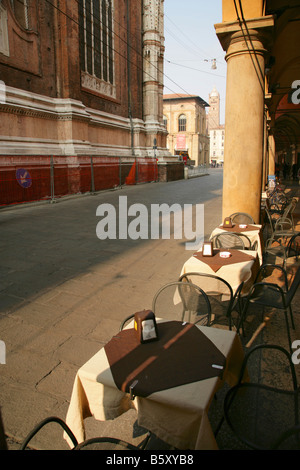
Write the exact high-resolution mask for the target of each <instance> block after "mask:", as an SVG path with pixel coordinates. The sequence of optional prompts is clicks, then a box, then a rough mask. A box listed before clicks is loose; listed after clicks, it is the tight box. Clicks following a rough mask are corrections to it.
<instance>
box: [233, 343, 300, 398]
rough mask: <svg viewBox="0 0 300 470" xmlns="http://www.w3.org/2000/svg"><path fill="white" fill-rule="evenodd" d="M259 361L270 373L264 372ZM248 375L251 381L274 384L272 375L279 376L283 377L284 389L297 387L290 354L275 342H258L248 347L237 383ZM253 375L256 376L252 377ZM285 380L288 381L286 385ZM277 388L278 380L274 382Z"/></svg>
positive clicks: (293, 389) (278, 385)
mask: <svg viewBox="0 0 300 470" xmlns="http://www.w3.org/2000/svg"><path fill="white" fill-rule="evenodd" d="M259 363H263V364H264V368H266V369H268V371H269V372H271V371H272V373H270V374H269V375H268V374H264V373H263V371H262V370H261V367H260V366H259ZM247 374H249V376H250V382H251V383H260V384H261V383H262V381H263V383H264V385H269V386H272V385H274V376H276V375H277V376H278V377H279V376H280V377H281V379H283V376H284V375H285V379H283V380H282V383H284V387H282V388H283V389H284V390H287V389H289V390H292V391H295V390H297V389H298V381H297V375H296V369H295V365H294V363H293V361H292V358H291V354H290V352H288V351H287V350H286V349H285V348H283V347H282V346H279V345H277V344H259V345H257V346H254V347H253V348H252V349H250V350H249V351H248V352H247V353H246V354H245V357H244V360H243V364H242V367H241V370H240V376H239V383H241V382H243V380H244V378H245V377H247ZM257 374H259V375H257ZM254 376H256V377H255V378H254ZM287 381H289V382H290V384H289V386H287ZM276 387H277V388H278V389H280V388H281V386H280V382H279V380H278V381H277V383H276Z"/></svg>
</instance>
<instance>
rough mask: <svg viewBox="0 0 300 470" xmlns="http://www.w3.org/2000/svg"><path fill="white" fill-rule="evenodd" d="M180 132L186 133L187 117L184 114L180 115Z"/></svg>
mask: <svg viewBox="0 0 300 470" xmlns="http://www.w3.org/2000/svg"><path fill="white" fill-rule="evenodd" d="M178 131H179V132H185V131H186V116H185V115H184V114H180V116H179V118H178Z"/></svg>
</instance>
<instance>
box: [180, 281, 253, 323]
mask: <svg viewBox="0 0 300 470" xmlns="http://www.w3.org/2000/svg"><path fill="white" fill-rule="evenodd" d="M179 282H191V283H193V284H195V285H198V286H200V287H201V289H203V290H204V292H205V293H206V295H207V296H208V297H209V301H210V305H211V311H212V314H211V325H212V324H214V323H216V322H219V321H220V319H221V318H222V317H223V318H225V319H226V322H228V325H229V329H230V330H231V329H232V312H233V311H237V312H238V313H239V315H240V314H241V310H240V292H241V289H242V287H243V284H244V283H243V282H242V283H241V284H240V286H239V287H238V288H237V290H236V292H235V293H233V290H232V287H231V285H230V284H229V283H228V282H227V281H226V280H225V279H223V278H221V277H219V276H215V275H214V274H205V273H198V272H190V273H185V274H182V276H180V278H179Z"/></svg>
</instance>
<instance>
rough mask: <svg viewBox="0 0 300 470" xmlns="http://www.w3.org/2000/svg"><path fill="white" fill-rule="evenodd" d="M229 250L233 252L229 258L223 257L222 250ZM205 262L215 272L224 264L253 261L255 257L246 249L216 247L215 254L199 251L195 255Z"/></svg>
mask: <svg viewBox="0 0 300 470" xmlns="http://www.w3.org/2000/svg"><path fill="white" fill-rule="evenodd" d="M221 251H228V252H230V253H231V256H230V257H229V258H221V256H220V252H221ZM193 256H194V257H195V258H197V259H199V260H200V261H202V262H203V263H206V264H208V266H210V267H211V269H212V270H213V271H214V272H217V271H218V270H219V269H220V268H222V267H223V266H229V265H230V264H235V263H243V262H245V261H251V260H254V259H255V258H254V257H253V256H252V255H249V254H247V252H245V251H240V250H225V249H224V250H219V249H215V248H214V255H213V256H203V255H202V252H201V251H197V252H196V253H194V255H193Z"/></svg>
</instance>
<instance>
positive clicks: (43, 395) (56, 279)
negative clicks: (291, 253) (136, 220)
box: [0, 169, 300, 450]
mask: <svg viewBox="0 0 300 470" xmlns="http://www.w3.org/2000/svg"><path fill="white" fill-rule="evenodd" d="M289 186H290V188H291V190H292V191H293V193H294V194H295V195H296V194H299V187H298V186H296V185H294V184H289ZM120 196H127V197H128V206H130V205H132V204H134V203H142V204H144V205H145V206H147V207H148V209H149V211H150V207H151V204H162V203H167V204H169V205H172V204H174V203H179V204H181V206H182V207H183V204H189V203H191V204H196V203H198V204H201V203H204V207H205V225H204V229H205V234H204V235H205V238H206V239H207V238H208V237H209V235H210V233H211V231H212V230H213V229H214V228H215V227H216V226H217V225H218V224H219V223H220V222H221V205H222V204H221V201H222V170H220V169H216V170H211V171H210V174H209V175H208V176H203V177H200V178H194V179H191V180H183V181H176V182H170V183H151V184H145V185H139V186H132V187H124V188H122V189H118V190H116V191H107V192H102V193H99V194H97V195H86V196H79V197H72V198H69V199H64V200H60V201H58V202H57V203H56V204H33V205H26V206H25V205H24V206H20V207H15V208H10V209H5V210H0V251H1V265H0V280H1V283H0V340H2V341H5V344H6V348H7V355H6V364H5V365H3V364H0V406H1V410H2V417H3V421H4V426H5V431H6V433H7V435H8V436H9V437H10V439H9V448H10V449H15V448H18V445H19V442H21V441H22V440H23V438H24V437H25V436H26V435H27V433H28V432H29V431H30V430H31V429H32V428H33V427H34V426H35V425H36V424H37V423H38V422H39V421H40V420H41V419H43V418H45V417H48V416H51V415H56V416H59V417H61V418H63V419H65V416H66V413H67V409H68V405H69V400H70V397H71V392H72V386H73V382H74V378H75V374H76V372H77V370H78V368H79V367H80V366H81V365H82V364H84V363H85V362H86V361H87V360H88V359H89V358H90V357H91V356H92V355H94V354H95V353H96V352H97V351H98V350H99V349H100V348H101V347H102V346H103V345H104V344H105V343H106V342H107V341H108V340H109V339H110V338H111V336H112V335H113V334H114V333H115V332H116V331H118V329H119V325H120V322H121V320H122V319H123V318H125V317H126V316H127V315H130V314H132V313H134V312H136V311H138V310H142V309H144V308H151V305H152V298H153V296H154V294H155V292H156V291H157V290H158V289H159V288H160V287H161V286H162V285H163V284H165V283H167V282H171V281H174V280H177V278H178V275H179V273H180V270H181V267H182V265H183V263H184V262H185V261H186V260H187V259H188V258H189V257H190V256H191V253H192V252H193V251H187V250H185V246H184V241H183V240H174V239H173V238H171V239H169V240H164V239H158V240H130V239H128V240H105V241H101V240H99V239H98V238H97V236H96V226H97V223H98V222H99V220H100V218H99V217H97V216H96V209H97V207H98V206H99V205H100V204H103V203H109V204H113V205H114V206H115V207H118V202H119V197H120ZM296 215H298V220H300V218H299V216H300V203H299V204H298V206H297V209H296ZM296 219H297V217H296ZM297 227H299V228H300V224H299V222H298V225H297ZM289 269H290V272H294V266H289ZM299 298H300V293H297V296H296V298H295V300H294V303H293V311H294V319H295V325H296V328H295V330H292V331H291V334H292V339H300V315H299V314H300V307H299V306H300V303H299ZM252 320H253V319H252V318H250V319H249V323H248V328H249V329H248V331H247V333H249V335H250V336H247V337H246V338H241V339H242V341H243V344H244V345H245V344H246V343H247V342H248V340H249V339H250V337H251V334H252V332H254V331H255V329H256V327H257V326H258V325H259V322H260V317H257V319H256V322H258V323H255V321H254V320H255V318H254V320H253V321H252ZM261 342H269V343H274V342H275V343H277V344H281V345H282V346H284V347H287V340H286V329H285V325H284V319H283V315H282V313H277V314H275V315H274V316H273V317H272V319H271V321H270V322H269V323H268V325H267V327H266V328H265V329H264V330H263V331H262V332H261V334H260V335H259V337H258V338H257V339H256V341H255V343H254V344H253V345H255V344H259V343H261ZM245 349H246V348H245ZM299 367H300V366H298V368H297V374H298V376H299V379H300V371H299V370H298V369H299ZM266 375H268V376H269V378H270V380H271V381H272V380H273V383H274V380H277V379H276V378H274V377H272V374H270V373H269V371H266ZM281 380H283V378H281ZM225 392H226V387H224V390H222V394H220V396H219V399H218V400H214V403H213V406H212V407H211V416H210V419H211V422H212V424H213V426H214V427H215V425H216V423H218V420H219V417H220V413H221V412H222V409H221V408H222V395H224V393H225ZM136 418H137V416H136V413H135V412H134V411H133V410H132V411H130V412H127V413H125V414H124V415H122V416H121V417H119V418H118V419H116V420H114V421H107V422H99V421H96V420H94V419H93V418H90V419H87V420H86V423H85V424H86V429H87V437H95V436H100V435H109V436H113V437H119V438H122V439H125V440H127V441H129V442H132V443H135V444H137V443H139V442H140V441H141V440H142V439H143V437H144V431H143V430H141V429H140V428H139V427H138V426H137V423H136ZM49 444H50V448H52V449H58V450H59V449H68V446H67V444H66V443H65V441H63V440H62V438H61V432H60V430H59V429H58V428H57V425H53V426H52V425H51V426H48V427H47V430H45V432H43V433H40V434H39V436H38V438H37V439H36V440H35V442H34V445H35V447H37V448H41V449H49ZM218 444H219V446H220V448H225V449H240V448H242V447H241V445H240V444H239V443H237V442H236V441H235V440H234V439H232V436H231V435H230V433H227V430H226V426H224V427H222V433H220V435H219V436H218ZM153 448H155V449H157V448H160V449H163V448H166V445H165V444H164V443H163V442H161V441H154V442H153Z"/></svg>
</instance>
